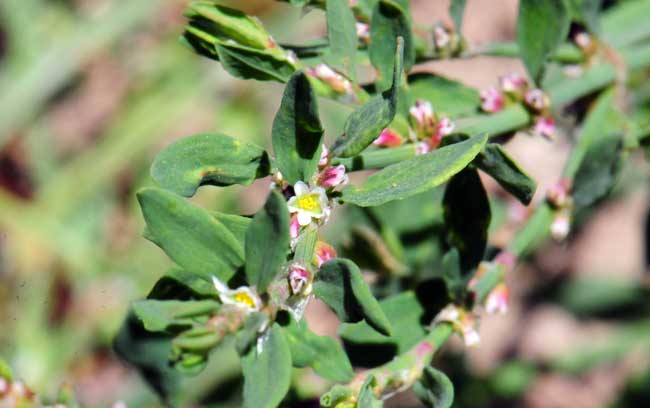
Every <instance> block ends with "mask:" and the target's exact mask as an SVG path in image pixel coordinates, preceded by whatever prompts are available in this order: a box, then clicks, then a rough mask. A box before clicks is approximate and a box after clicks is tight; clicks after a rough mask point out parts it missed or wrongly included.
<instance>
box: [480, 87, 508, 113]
mask: <svg viewBox="0 0 650 408" xmlns="http://www.w3.org/2000/svg"><path fill="white" fill-rule="evenodd" d="M504 105H505V99H504V98H503V95H502V94H501V92H499V91H498V90H497V89H496V88H488V89H484V90H482V91H481V109H483V110H484V111H485V112H490V113H494V112H498V111H500V110H501V109H503V107H504Z"/></svg>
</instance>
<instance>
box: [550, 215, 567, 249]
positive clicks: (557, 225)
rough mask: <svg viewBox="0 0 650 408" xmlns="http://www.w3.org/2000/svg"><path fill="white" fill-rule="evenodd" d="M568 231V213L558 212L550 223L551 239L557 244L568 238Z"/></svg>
mask: <svg viewBox="0 0 650 408" xmlns="http://www.w3.org/2000/svg"><path fill="white" fill-rule="evenodd" d="M570 231H571V217H570V215H569V213H568V211H558V213H557V214H556V215H555V218H554V219H553V222H552V223H551V237H552V238H553V239H554V240H555V241H557V242H562V241H564V240H565V239H566V237H567V236H569V232H570Z"/></svg>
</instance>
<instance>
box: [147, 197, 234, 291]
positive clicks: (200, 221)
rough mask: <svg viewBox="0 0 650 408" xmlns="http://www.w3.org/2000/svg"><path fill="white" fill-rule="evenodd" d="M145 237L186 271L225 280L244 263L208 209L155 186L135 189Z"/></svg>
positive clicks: (224, 228) (229, 234)
mask: <svg viewBox="0 0 650 408" xmlns="http://www.w3.org/2000/svg"><path fill="white" fill-rule="evenodd" d="M137 196H138V201H139V202H140V207H142V214H143V215H144V219H145V221H146V222H147V238H148V239H150V240H151V241H153V242H154V243H155V244H156V245H158V246H159V247H161V248H162V249H163V250H164V251H165V253H166V254H167V255H168V256H169V257H170V258H171V259H172V260H173V261H174V262H176V263H177V264H178V265H179V266H180V267H181V268H183V269H185V270H186V271H188V272H190V273H193V274H196V275H198V276H200V277H202V278H203V279H206V280H208V281H209V280H210V279H211V278H212V276H216V277H217V278H219V279H221V280H222V281H227V280H228V279H230V278H231V277H232V276H233V275H234V274H235V271H236V270H237V269H238V268H239V267H241V266H242V265H243V263H244V249H243V248H242V246H241V244H240V243H239V242H238V241H237V239H236V238H235V237H234V236H233V234H232V233H231V232H230V231H229V230H228V228H226V227H225V226H224V225H223V224H222V223H220V222H219V221H218V220H217V219H215V218H214V217H213V216H212V214H210V212H208V211H207V210H205V209H203V208H200V207H196V206H194V205H192V204H190V203H189V202H187V201H186V200H185V199H183V198H182V197H179V196H177V195H176V194H174V193H171V192H169V191H166V190H161V189H158V188H146V189H143V190H141V191H140V192H138V195H137Z"/></svg>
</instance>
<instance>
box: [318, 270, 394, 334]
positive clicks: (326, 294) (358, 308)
mask: <svg viewBox="0 0 650 408" xmlns="http://www.w3.org/2000/svg"><path fill="white" fill-rule="evenodd" d="M314 294H315V295H316V296H317V297H319V298H320V299H322V300H323V301H324V302H325V303H326V304H327V305H328V306H329V307H331V308H332V310H334V312H336V314H337V315H338V316H339V318H340V319H341V321H343V322H358V321H360V320H361V319H365V320H366V322H368V324H369V325H370V326H372V327H373V328H374V329H375V330H377V331H378V332H380V333H382V334H385V335H387V336H390V334H391V332H392V329H391V326H390V322H389V321H388V318H387V317H386V315H385V314H384V311H383V310H381V307H380V306H379V303H378V302H377V299H375V297H374V296H373V295H372V293H371V292H370V289H369V288H368V285H367V284H366V283H365V282H364V280H363V276H362V275H361V271H360V270H359V267H358V266H357V265H355V264H354V262H352V261H350V260H349V259H332V260H331V261H328V262H326V263H325V264H323V266H322V267H321V269H320V270H319V271H318V273H317V274H316V280H315V281H314Z"/></svg>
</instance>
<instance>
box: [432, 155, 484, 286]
mask: <svg viewBox="0 0 650 408" xmlns="http://www.w3.org/2000/svg"><path fill="white" fill-rule="evenodd" d="M442 202H443V206H444V211H445V225H446V227H447V231H448V234H449V242H450V244H451V245H452V246H454V247H455V248H456V249H458V252H459V254H460V265H461V272H462V273H463V275H464V276H466V275H467V273H469V271H470V270H472V268H474V267H476V266H477V265H478V263H479V262H481V260H482V259H483V255H484V254H485V247H486V246H487V233H488V228H489V226H490V218H491V212H490V202H489V201H488V197H487V193H486V192H485V188H483V184H482V183H481V179H480V177H479V176H478V172H477V171H476V170H474V169H470V168H467V169H464V170H463V171H461V172H460V173H458V174H456V175H455V176H454V177H452V179H451V180H450V181H449V184H448V185H447V189H446V190H445V196H444V197H443V200H442Z"/></svg>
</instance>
